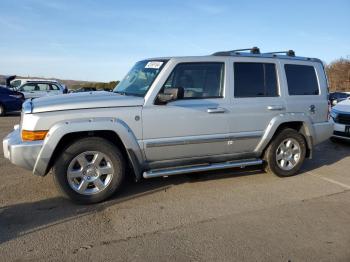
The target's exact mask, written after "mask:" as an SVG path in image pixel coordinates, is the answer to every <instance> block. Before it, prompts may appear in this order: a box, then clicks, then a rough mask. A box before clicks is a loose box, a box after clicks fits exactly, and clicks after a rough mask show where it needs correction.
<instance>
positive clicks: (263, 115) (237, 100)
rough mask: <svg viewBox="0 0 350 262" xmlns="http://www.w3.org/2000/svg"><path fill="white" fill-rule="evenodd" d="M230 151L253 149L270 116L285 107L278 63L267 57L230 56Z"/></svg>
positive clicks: (271, 117) (249, 151) (282, 110)
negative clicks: (231, 93) (231, 94)
mask: <svg viewBox="0 0 350 262" xmlns="http://www.w3.org/2000/svg"><path fill="white" fill-rule="evenodd" d="M230 66H231V69H230V70H231V72H232V74H231V75H232V79H231V81H230V82H231V86H232V87H233V96H232V97H231V103H230V110H229V111H230V116H229V119H230V120H229V126H230V136H231V138H232V139H231V147H230V152H231V153H236V154H237V153H239V154H245V153H248V154H249V153H252V152H253V151H254V149H255V148H256V146H257V145H258V143H259V141H260V140H261V138H262V135H263V134H264V131H265V129H266V128H267V127H268V125H269V123H270V121H271V119H273V118H274V117H275V116H276V115H278V114H280V113H283V112H285V111H286V104H285V100H284V90H282V89H281V88H280V86H281V85H280V82H281V77H280V64H279V63H278V61H277V60H276V59H269V58H261V59H256V58H232V62H231V63H230Z"/></svg>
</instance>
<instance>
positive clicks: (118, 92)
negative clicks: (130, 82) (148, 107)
mask: <svg viewBox="0 0 350 262" xmlns="http://www.w3.org/2000/svg"><path fill="white" fill-rule="evenodd" d="M114 93H117V94H120V95H122V96H127V95H128V94H127V93H126V92H122V91H114Z"/></svg>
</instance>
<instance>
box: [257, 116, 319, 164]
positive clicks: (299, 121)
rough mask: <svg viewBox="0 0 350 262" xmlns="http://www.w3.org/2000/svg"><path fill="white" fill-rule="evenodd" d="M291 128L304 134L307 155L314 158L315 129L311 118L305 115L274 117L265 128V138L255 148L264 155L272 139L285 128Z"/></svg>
mask: <svg viewBox="0 0 350 262" xmlns="http://www.w3.org/2000/svg"><path fill="white" fill-rule="evenodd" d="M286 128H291V129H294V130H296V131H297V132H299V133H300V134H302V135H303V137H304V139H305V142H306V146H307V150H306V157H307V158H312V149H313V139H312V137H313V136H314V130H313V126H312V124H311V121H310V119H308V118H307V117H306V116H304V115H301V116H300V115H299V116H295V114H293V115H290V116H284V117H283V118H282V117H281V118H279V119H278V118H277V119H273V120H272V121H271V122H270V123H269V125H268V127H267V128H266V130H265V133H264V135H263V138H262V139H261V141H260V142H259V144H258V146H257V148H256V149H255V151H256V152H258V153H259V154H260V155H264V153H265V150H266V148H267V147H268V146H269V144H270V143H271V141H272V140H273V139H274V138H275V137H276V136H277V135H278V134H279V133H280V132H281V131H282V130H284V129H286Z"/></svg>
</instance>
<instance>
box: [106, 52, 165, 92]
mask: <svg viewBox="0 0 350 262" xmlns="http://www.w3.org/2000/svg"><path fill="white" fill-rule="evenodd" d="M152 61H157V62H163V64H162V65H161V66H160V68H159V71H158V73H157V75H156V77H155V78H154V79H153V80H152V81H151V83H150V84H149V86H148V88H147V90H146V92H145V93H144V94H143V95H141V94H135V93H128V92H123V91H121V92H118V91H114V89H116V88H117V87H118V85H119V83H118V85H116V87H115V88H114V89H113V93H116V94H120V95H126V96H128V95H130V96H138V97H145V96H146V95H147V93H148V91H149V90H150V89H151V86H152V85H153V83H154V81H155V80H156V79H157V78H158V76H159V74H160V73H161V72H162V70H163V68H164V66H165V65H166V64H167V63H168V62H169V59H157V58H155V59H144V60H140V61H137V62H136V63H135V64H134V65H136V64H137V63H141V62H152ZM124 77H125V76H124ZM123 79H124V78H123ZM121 81H123V80H121ZM121 81H120V82H121Z"/></svg>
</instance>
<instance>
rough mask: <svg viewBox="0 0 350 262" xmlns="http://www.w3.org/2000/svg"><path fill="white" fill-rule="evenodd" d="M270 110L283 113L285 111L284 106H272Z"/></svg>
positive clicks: (269, 107)
mask: <svg viewBox="0 0 350 262" xmlns="http://www.w3.org/2000/svg"><path fill="white" fill-rule="evenodd" d="M267 109H268V110H270V111H282V110H284V106H282V105H271V106H268V107H267Z"/></svg>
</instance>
